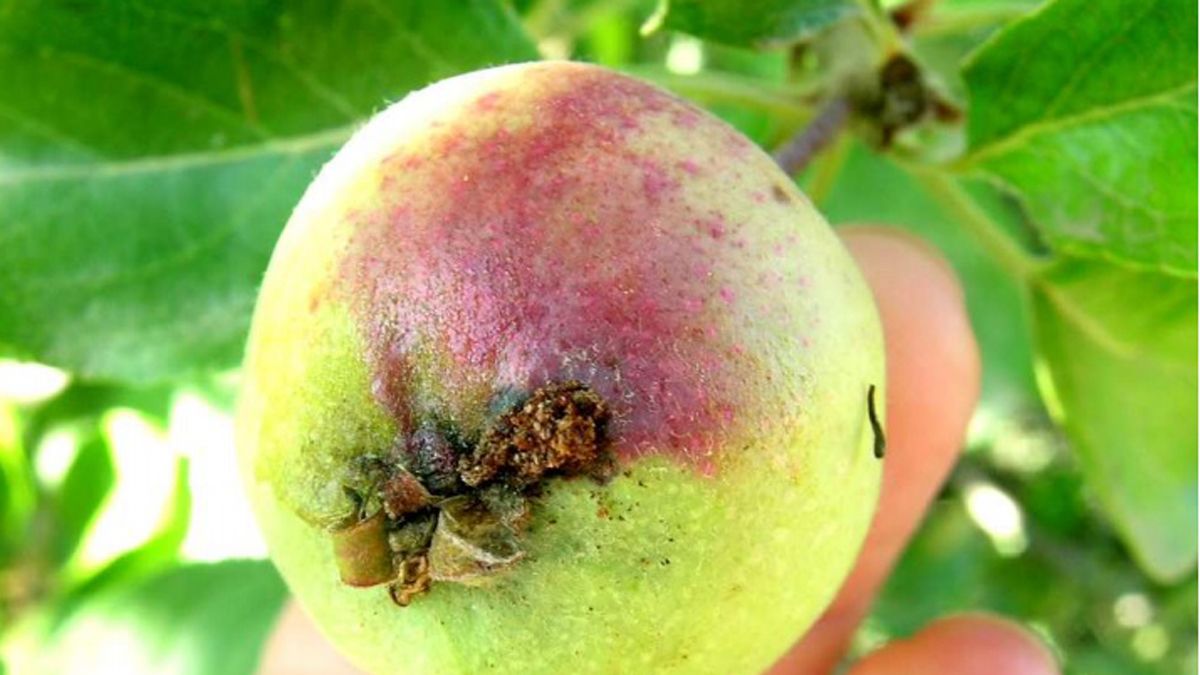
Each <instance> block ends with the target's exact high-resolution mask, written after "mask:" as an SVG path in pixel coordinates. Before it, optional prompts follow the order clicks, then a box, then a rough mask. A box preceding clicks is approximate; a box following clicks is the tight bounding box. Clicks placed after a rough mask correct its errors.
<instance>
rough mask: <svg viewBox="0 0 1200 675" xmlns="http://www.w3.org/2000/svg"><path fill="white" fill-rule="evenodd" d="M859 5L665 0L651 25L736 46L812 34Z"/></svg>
mask: <svg viewBox="0 0 1200 675" xmlns="http://www.w3.org/2000/svg"><path fill="white" fill-rule="evenodd" d="M860 9H861V6H860V4H859V3H858V2H856V1H855V0H747V1H744V2H743V1H741V0H662V4H661V5H659V9H658V13H657V14H656V15H655V17H654V18H652V19H651V24H650V25H651V26H652V27H653V28H658V27H662V28H668V29H671V30H677V31H681V32H684V33H691V34H692V35H696V36H699V37H702V38H705V39H708V40H713V41H715V42H723V43H725V44H729V45H734V46H753V47H772V46H780V45H786V44H790V43H794V42H799V41H801V40H804V39H806V38H809V37H812V36H813V35H814V34H815V33H817V32H819V31H820V30H822V29H824V28H827V27H828V26H831V25H833V24H834V23H836V22H838V21H840V20H842V19H844V18H846V17H848V16H851V15H853V14H856V13H858V12H859V11H860Z"/></svg>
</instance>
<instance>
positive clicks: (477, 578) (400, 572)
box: [333, 381, 612, 606]
mask: <svg viewBox="0 0 1200 675" xmlns="http://www.w3.org/2000/svg"><path fill="white" fill-rule="evenodd" d="M503 407H504V408H505V409H503V410H501V411H498V413H497V414H496V415H495V416H494V417H493V418H492V419H491V421H490V423H489V424H488V425H487V426H486V428H485V429H484V430H483V432H482V433H481V434H480V435H479V437H478V438H477V439H471V440H464V439H463V438H461V436H460V435H459V434H457V433H455V432H454V430H453V429H451V428H447V427H444V426H443V427H438V426H436V425H425V426H422V427H420V428H418V429H417V430H415V431H414V432H413V433H411V434H409V435H408V436H407V437H406V438H405V439H404V441H403V442H402V443H398V444H397V448H396V450H395V451H394V452H392V453H391V454H390V455H388V456H384V457H380V456H364V457H360V458H359V459H358V460H357V461H356V462H354V463H353V465H352V466H351V467H350V468H349V470H348V471H347V473H346V475H345V476H344V478H343V486H344V487H345V489H346V492H347V494H349V495H350V497H351V498H352V499H353V500H354V501H355V503H356V508H355V512H354V514H353V515H352V516H351V517H350V518H348V519H347V522H345V523H343V524H342V525H341V526H339V527H337V528H335V529H334V531H333V543H334V555H335V557H336V559H337V563H338V569H339V572H340V574H341V578H342V581H343V582H344V583H346V584H348V585H350V586H359V587H364V586H376V585H380V584H388V590H389V592H390V594H391V597H392V599H393V600H394V601H395V602H396V604H398V605H401V606H405V605H408V604H409V602H411V601H412V599H413V598H414V597H415V596H417V595H420V594H421V593H423V592H425V591H427V590H428V589H429V587H430V585H431V584H432V583H433V582H434V581H453V582H458V583H463V584H473V583H479V582H482V581H484V580H486V579H487V578H488V577H489V576H492V575H494V574H496V573H498V572H500V571H503V570H504V569H506V568H508V567H509V566H511V565H512V564H514V563H515V562H517V561H518V560H520V559H521V557H522V555H523V551H522V549H521V541H520V539H521V534H522V532H523V531H524V529H525V527H526V525H527V524H528V522H529V515H530V499H531V497H533V496H534V495H535V493H536V491H537V487H538V486H539V485H540V484H541V483H542V482H543V481H544V480H546V479H548V478H552V477H555V476H559V477H567V476H575V475H590V476H592V477H594V478H596V479H603V478H605V477H607V475H608V474H609V473H610V471H611V466H612V459H611V457H610V453H609V452H608V451H607V447H606V446H607V443H606V428H607V425H608V420H609V411H608V408H607V406H606V405H605V403H604V400H603V399H601V398H600V396H599V395H598V394H596V393H595V392H594V391H593V390H592V389H591V388H589V387H588V386H586V385H584V384H581V383H579V382H575V381H567V382H557V383H551V384H548V385H546V386H544V387H541V388H539V389H537V390H535V391H534V392H533V393H532V394H530V395H529V396H528V398H525V399H523V400H520V399H519V400H516V401H513V402H512V403H511V404H510V405H507V406H503Z"/></svg>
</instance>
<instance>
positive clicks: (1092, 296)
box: [1033, 261, 1197, 581]
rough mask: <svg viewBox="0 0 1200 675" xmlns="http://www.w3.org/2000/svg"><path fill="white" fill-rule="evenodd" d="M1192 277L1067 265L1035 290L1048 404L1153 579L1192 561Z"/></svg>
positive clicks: (1173, 574)
mask: <svg viewBox="0 0 1200 675" xmlns="http://www.w3.org/2000/svg"><path fill="white" fill-rule="evenodd" d="M1196 300H1197V295H1196V284H1195V282H1192V281H1187V280H1181V279H1178V278H1174V277H1171V276H1167V275H1163V274H1157V273H1153V272H1142V271H1134V270H1130V269H1128V268H1125V267H1122V266H1118V265H1112V264H1108V263H1102V262H1096V261H1066V262H1064V263H1062V264H1059V265H1057V266H1055V267H1054V268H1052V269H1051V270H1050V271H1048V272H1047V273H1046V274H1045V275H1044V276H1043V277H1042V278H1040V279H1038V283H1036V284H1035V285H1034V290H1033V310H1034V318H1035V335H1036V337H1035V342H1036V346H1037V349H1038V353H1039V356H1040V358H1041V365H1042V369H1043V371H1044V372H1043V373H1042V374H1044V375H1046V377H1045V378H1043V379H1044V380H1045V382H1044V384H1045V389H1046V390H1047V391H1046V393H1047V399H1048V401H1050V403H1051V404H1052V405H1051V407H1052V409H1053V412H1055V413H1056V414H1057V416H1059V417H1060V418H1061V421H1062V424H1063V425H1064V427H1065V429H1066V431H1067V433H1068V435H1069V436H1070V438H1071V439H1072V441H1073V442H1074V446H1075V449H1076V451H1077V455H1078V456H1079V460H1080V463H1081V465H1082V467H1083V470H1084V474H1085V476H1086V478H1087V479H1088V482H1089V485H1090V486H1091V487H1092V488H1093V489H1094V490H1095V491H1096V492H1097V495H1098V497H1099V500H1100V502H1101V505H1102V506H1103V507H1104V508H1105V510H1106V511H1107V512H1108V514H1109V516H1110V517H1111V518H1112V520H1113V522H1114V524H1115V525H1116V527H1117V529H1118V530H1119V532H1120V534H1121V536H1122V538H1123V539H1124V540H1125V541H1126V542H1127V543H1128V544H1129V546H1130V547H1131V548H1132V551H1133V554H1134V556H1135V557H1136V558H1137V559H1138V561H1139V563H1140V564H1141V565H1142V566H1143V567H1144V569H1146V571H1147V572H1149V573H1150V574H1151V575H1153V576H1154V577H1155V578H1157V579H1160V580H1164V581H1169V580H1175V579H1178V578H1180V577H1181V576H1182V575H1184V574H1186V573H1187V572H1188V571H1189V570H1191V569H1192V568H1193V566H1194V565H1195V563H1196V527H1197V521H1196V498H1197V492H1196V469H1197V465H1196V445H1197V432H1196V407H1197V394H1196V387H1197V378H1196V364H1197V361H1196V340H1197V330H1196V321H1197V313H1196Z"/></svg>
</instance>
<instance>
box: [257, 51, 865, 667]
mask: <svg viewBox="0 0 1200 675" xmlns="http://www.w3.org/2000/svg"><path fill="white" fill-rule="evenodd" d="M883 377H884V369H883V348H882V336H881V331H880V326H879V321H878V317H877V315H876V312H875V308H874V305H873V304H872V299H871V296H870V293H869V291H868V289H867V287H866V285H865V284H864V282H863V280H862V279H861V278H860V276H859V273H858V271H857V269H856V268H855V265H854V263H853V261H852V260H851V258H850V257H849V255H848V254H847V252H846V251H845V250H844V249H843V248H842V246H841V245H840V243H839V241H838V239H837V237H836V236H835V235H834V234H833V232H832V231H831V230H830V228H829V227H828V226H827V225H826V223H825V222H824V221H823V220H822V218H821V216H820V215H819V214H818V213H817V211H816V210H815V209H814V208H813V206H812V204H811V203H810V202H809V201H808V200H807V199H806V198H805V196H804V195H803V194H801V193H800V192H799V191H798V190H797V189H796V187H795V186H794V184H793V182H792V181H791V180H790V179H789V178H788V176H786V175H784V174H783V173H782V172H781V171H780V170H779V169H778V168H777V167H776V166H775V164H774V163H773V162H772V160H771V158H770V157H768V156H767V155H766V154H764V153H763V152H761V151H760V150H759V149H758V148H757V147H755V146H754V145H753V144H752V143H751V142H750V141H748V140H747V139H746V138H744V137H743V136H741V135H740V134H738V133H737V132H736V131H735V130H734V129H732V128H730V127H729V126H727V125H726V124H724V123H723V122H721V121H719V120H717V119H715V118H714V117H712V116H710V115H708V114H707V113H705V112H702V111H701V110H698V109H697V108H695V107H693V106H692V105H690V104H688V103H686V102H684V101H682V100H680V99H678V98H676V97H674V96H672V95H670V94H668V93H665V92H663V91H661V90H659V89H656V88H654V87H652V86H650V85H647V84H645V83H643V82H640V81H638V80H635V79H632V78H630V77H627V76H624V75H621V74H617V73H614V72H611V71H608V70H605V69H602V68H598V67H594V66H587V65H581V64H574V63H562V62H547V63H534V64H523V65H514V66H505V67H499V68H493V69H489V70H484V71H480V72H475V73H470V74H466V75H462V76H459V77H454V78H451V79H448V80H445V81H443V82H439V83H437V84H434V85H432V86H430V87H428V88H426V89H423V90H421V91H419V92H416V93H413V94H410V95H409V96H408V97H406V98H405V99H404V100H402V101H400V102H398V103H396V104H394V105H392V106H391V107H389V108H387V109H386V110H384V111H383V112H381V113H380V114H379V115H377V116H376V117H375V118H373V119H372V120H371V121H370V122H369V123H368V124H367V125H366V126H365V127H363V128H362V129H361V130H360V131H359V132H358V133H356V134H355V135H354V137H353V138H352V139H351V140H350V141H349V142H348V143H347V144H346V146H345V147H344V148H342V150H341V151H340V152H338V153H337V155H336V156H335V157H334V158H333V159H332V160H331V161H330V162H329V163H328V164H327V165H326V166H325V167H324V168H323V169H322V170H321V172H320V174H319V175H318V176H317V178H316V180H315V181H314V182H313V184H312V185H311V186H310V187H309V189H308V191H307V192H306V194H305V195H304V197H303V199H302V200H301V201H300V204H299V205H298V206H297V207H296V210H295V212H294V213H293V215H292V217H291V220H290V222H289V223H288V225H287V228H286V229H285V231H284V232H283V235H282V237H281V239H280V241H279V243H278V246H277V247H276V250H275V252H274V256H273V258H272V260H271V264H270V267H269V269H268V270H267V274H266V278H265V280H264V283H263V286H262V291H261V295H260V298H259V302H258V306H257V309H256V312H255V316H254V322H253V329H252V332H251V336H250V342H249V347H248V355H247V360H246V367H245V384H244V389H243V392H242V398H241V401H240V406H239V412H238V445H239V453H240V459H241V463H242V470H243V474H244V477H245V482H246V484H247V486H248V490H249V493H250V495H251V498H252V502H253V504H254V507H255V509H256V513H257V517H258V519H259V522H260V524H261V526H262V530H263V532H264V534H265V536H266V539H267V542H268V544H269V546H270V550H271V555H272V558H273V559H274V561H275V563H276V564H277V565H278V567H279V569H280V570H281V572H282V574H283V576H284V577H285V578H286V580H287V582H288V584H289V585H290V587H291V589H292V591H293V592H294V594H295V595H296V597H297V598H298V599H299V601H300V602H301V603H302V604H303V606H304V607H305V608H306V609H307V611H308V612H309V613H310V615H311V616H312V617H313V618H314V619H315V620H316V622H317V623H318V624H319V626H320V627H321V629H322V630H323V631H324V632H325V634H326V635H327V636H328V637H329V639H330V640H332V642H333V643H334V644H335V645H337V646H338V648H340V649H341V650H342V651H343V652H344V653H345V654H346V655H347V656H348V657H349V658H350V659H351V660H352V661H354V662H355V663H357V664H359V665H360V666H361V667H363V668H364V669H366V670H368V671H370V672H373V673H482V672H496V673H543V672H545V673H550V672H554V673H561V672H572V673H583V672H612V673H649V672H681V673H683V672H687V673H690V672H712V673H739V672H742V673H749V672H755V671H758V670H761V669H763V668H765V667H767V666H768V665H770V664H771V663H772V661H773V660H774V659H776V658H777V657H778V656H780V655H781V654H782V653H783V652H784V651H785V650H786V649H787V648H788V646H789V645H790V644H792V643H793V642H794V641H795V640H796V639H797V638H798V637H799V636H800V635H801V634H802V633H803V632H804V631H805V630H806V629H807V628H808V627H809V626H810V625H811V623H812V622H813V621H814V619H815V618H816V617H817V616H818V615H819V614H820V612H821V611H822V610H823V609H824V608H825V606H826V605H827V604H828V603H829V601H830V599H831V598H832V597H833V595H834V593H835V591H836V590H837V588H838V586H839V585H840V583H841V582H842V580H843V578H844V576H845V575H846V573H847V572H848V570H849V569H850V566H851V564H852V562H853V560H854V558H855V555H856V553H857V551H858V548H859V546H860V545H861V542H862V540H863V536H864V534H865V532H866V529H867V525H868V523H869V521H870V518H871V514H872V511H873V509H874V505H875V498H876V493H877V490H878V484H879V478H880V473H881V462H880V460H879V459H878V458H877V457H876V452H874V450H875V449H876V443H877V441H878V439H877V432H878V431H879V430H878V428H877V427H876V426H875V425H874V422H875V419H876V418H875V412H876V411H875V410H874V407H873V406H872V405H869V404H871V403H873V402H874V401H873V400H869V399H871V397H872V396H874V397H876V398H879V399H880V401H881V400H882V387H883V384H884V382H883Z"/></svg>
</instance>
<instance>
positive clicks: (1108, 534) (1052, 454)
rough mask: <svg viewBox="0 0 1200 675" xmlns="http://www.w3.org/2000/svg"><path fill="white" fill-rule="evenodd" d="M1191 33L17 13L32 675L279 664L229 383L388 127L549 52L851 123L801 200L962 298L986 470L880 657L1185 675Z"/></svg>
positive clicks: (13, 227) (0, 310) (3, 216)
mask: <svg viewBox="0 0 1200 675" xmlns="http://www.w3.org/2000/svg"><path fill="white" fill-rule="evenodd" d="M1196 24H1197V15H1196V4H1195V3H1194V2H1192V1H1191V0H1114V1H1113V2H1103V3H1094V2H1087V1H1086V0H1050V1H1048V2H1038V1H1037V0H940V1H938V0H912V1H910V2H904V1H886V2H873V1H870V0H861V1H860V0H755V1H753V2H733V1H725V0H713V1H712V2H695V1H694V0H616V1H603V0H514V1H513V2H511V3H507V2H503V1H501V0H464V1H463V2H454V3H430V2H415V1H409V0H402V1H398V2H392V3H378V2H363V1H361V0H356V1H345V2H334V3H308V2H304V3H286V4H284V3H272V2H266V1H265V0H262V1H255V2H250V3H240V4H237V3H235V4H225V3H218V4H216V5H214V4H211V3H196V2H182V3H179V2H177V3H171V4H169V5H162V6H157V5H145V4H142V3H133V2H128V1H125V0H107V1H103V0H102V1H98V2H88V3H79V2H68V1H67V0H55V1H51V2H42V3H34V2H25V1H20V2H11V3H9V4H7V5H5V6H4V8H3V10H0V80H2V85H0V353H2V354H5V355H9V356H11V357H13V358H20V359H27V360H34V361H40V362H44V363H48V364H50V365H51V366H54V368H48V367H46V366H42V365H36V364H33V363H28V362H20V363H19V362H17V361H0V626H3V631H4V632H3V634H0V658H2V660H3V663H4V665H5V666H7V672H21V673H59V672H76V671H88V672H97V671H100V672H120V673H137V672H154V673H163V672H170V673H235V674H236V673H250V672H252V671H253V669H254V667H255V663H256V661H257V656H258V652H259V650H260V649H261V646H262V642H263V639H264V637H265V635H266V634H267V631H268V630H269V627H270V626H271V624H272V622H273V621H274V618H275V615H276V613H277V611H278V609H279V607H280V606H281V603H282V602H283V599H284V596H285V590H284V588H283V586H282V584H281V582H280V580H279V578H278V577H277V576H276V574H275V573H274V571H273V569H272V568H271V567H270V566H269V564H268V563H266V562H264V561H262V560H261V558H262V556H263V555H264V553H265V551H264V547H263V545H262V542H261V540H260V539H258V537H257V533H256V532H255V531H254V528H253V523H252V519H251V516H250V514H249V510H248V507H247V505H246V503H245V500H244V498H243V497H242V496H241V493H240V490H239V488H238V485H237V484H238V477H237V469H236V462H235V459H234V451H233V446H232V443H233V441H232V437H233V434H232V421H231V410H232V406H233V400H234V396H235V394H234V392H236V388H237V372H236V370H231V369H235V368H236V364H237V361H238V359H239V355H240V351H241V344H242V341H243V339H244V334H245V331H246V327H247V326H248V325H249V316H250V312H251V309H252V305H253V301H254V295H255V292H256V289H257V285H258V282H259V279H260V275H261V273H262V271H263V270H264V269H265V266H266V263H267V260H268V257H269V255H270V250H271V247H272V245H273V243H274V241H275V238H276V236H277V235H278V233H279V231H280V229H281V228H282V226H283V223H284V222H285V220H286V218H287V215H288V213H289V211H290V209H291V208H292V206H293V205H294V204H295V202H296V200H297V199H298V198H299V195H300V194H301V192H302V191H303V189H304V187H305V186H306V184H307V183H308V181H309V180H311V178H312V176H313V175H314V174H315V172H316V170H317V169H318V168H319V167H320V165H321V164H322V163H323V162H324V161H325V160H326V159H327V158H328V157H329V156H330V155H331V154H332V153H333V152H334V151H335V150H336V149H337V148H338V147H339V146H340V145H341V143H342V142H344V141H345V140H346V139H347V138H348V137H349V135H350V134H351V133H352V132H353V130H354V129H355V128H356V127H357V126H358V125H359V124H361V123H362V122H363V121H364V120H365V119H366V118H367V117H368V116H369V115H370V114H371V113H373V112H375V111H377V110H379V109H381V108H382V107H384V106H386V105H387V104H388V103H389V102H391V101H394V100H397V99H399V98H401V97H403V96H404V95H405V94H406V93H407V92H409V91H412V90H414V89H417V88H419V87H421V86H423V85H425V84H427V83H429V82H432V81H435V80H438V79H441V78H444V77H447V76H450V75H453V74H456V73H460V72H465V71H469V70H473V69H476V68H481V67H485V66H488V65H495V64H500V63H506V62H514V61H523V60H530V59H535V58H539V57H541V58H572V59H579V60H586V61H592V62H596V63H601V64H604V65H606V66H609V67H612V68H617V69H620V70H622V71H625V72H628V73H630V74H633V75H635V76H638V77H642V78H644V79H647V80H649V81H651V82H654V83H657V84H659V85H660V86H663V87H666V88H668V89H670V90H672V91H674V92H675V93H677V94H679V95H681V96H684V97H686V98H689V99H691V100H693V101H695V102H697V103H698V104H700V105H703V106H705V107H706V108H708V109H709V110H711V111H713V112H714V113H715V114H717V115H719V116H721V117H722V118H723V119H725V120H727V121H728V122H730V123H731V124H733V125H734V126H735V127H737V128H738V129H739V130H741V131H742V132H743V133H745V134H746V135H748V136H749V137H750V138H752V139H753V140H754V141H756V142H757V143H759V144H760V145H762V146H763V147H764V148H765V149H767V150H775V149H777V148H779V147H780V146H781V145H782V144H784V143H785V142H787V141H788V140H789V139H792V138H796V137H804V135H805V134H808V133H812V129H813V128H814V127H815V126H817V125H813V124H812V122H813V120H820V119H823V117H822V116H823V115H825V114H827V113H828V111H829V110H831V109H832V106H831V103H835V102H840V104H841V105H842V106H843V108H844V109H845V110H848V111H849V112H848V114H847V116H846V119H845V120H843V123H841V124H835V125H831V126H830V130H831V132H832V133H829V134H827V136H828V137H823V138H814V139H812V140H813V141H814V143H813V147H814V148H815V149H816V152H815V153H814V154H813V155H812V156H811V157H808V158H806V161H807V166H806V167H804V168H803V170H799V171H797V180H798V182H799V183H800V184H801V185H802V186H803V187H804V188H805V190H806V192H808V194H809V195H810V196H811V197H812V199H813V200H814V202H815V203H816V204H817V205H818V206H819V208H821V210H822V211H823V212H824V213H825V214H826V215H827V216H828V218H829V219H830V221H831V222H833V223H834V224H835V225H838V224H848V223H864V222H867V223H880V224H888V225H893V226H899V227H902V228H904V229H906V230H908V231H910V232H913V233H914V234H916V235H918V236H920V237H921V238H923V239H925V240H927V241H929V242H930V243H932V244H933V245H935V246H936V247H937V248H938V249H940V250H941V251H942V252H943V253H944V254H945V255H946V256H947V258H948V259H949V261H950V262H951V264H952V265H953V266H954V267H955V269H956V271H957V272H958V273H959V275H960V277H961V278H962V280H963V283H964V286H965V289H966V293H967V304H968V307H969V310H970V315H971V321H972V324H973V326H974V328H975V330H976V333H977V334H978V336H979V339H980V345H981V349H982V353H983V357H984V364H985V370H984V383H983V389H984V391H983V398H982V402H981V405H980V407H979V409H978V410H977V411H976V415H975V419H974V420H973V422H972V427H971V432H970V437H969V439H968V446H969V447H968V452H967V453H966V455H965V456H964V458H963V460H962V461H961V462H960V464H959V466H958V468H957V469H956V470H955V472H954V474H953V476H952V478H951V480H950V482H949V483H948V485H947V486H946V487H945V489H944V490H943V493H942V495H941V499H940V500H939V501H938V503H937V504H936V505H935V507H934V509H933V510H932V512H931V514H930V516H929V518H928V520H927V522H926V523H925V525H924V527H923V528H922V530H921V531H920V532H919V533H918V535H917V537H916V539H915V540H914V542H913V544H912V545H911V546H910V548H909V550H908V551H907V553H906V554H905V556H904V558H903V560H902V561H901V563H900V565H899V567H898V569H897V571H896V574H895V575H894V577H893V578H892V579H891V581H890V582H889V584H888V586H887V588H886V589H885V591H884V593H883V595H882V596H881V598H880V600H879V602H878V603H877V606H876V608H875V612H874V613H873V615H872V617H871V618H870V620H869V621H868V622H867V623H866V624H865V625H864V627H863V628H862V630H861V631H860V635H859V639H858V641H857V644H856V653H862V652H864V651H866V650H869V649H871V648H872V647H874V646H876V645H878V644H880V643H881V642H882V641H884V640H887V639H891V638H893V637H898V636H904V635H907V634H910V633H912V632H913V631H915V630H917V629H918V628H919V627H920V626H922V625H923V624H925V623H926V622H928V621H929V620H931V619H933V618H935V617H937V616H941V615H944V614H947V613H951V612H958V611H965V610H988V611H994V612H998V613H1001V614H1004V615H1007V616H1009V617H1012V618H1014V619H1016V620H1019V621H1022V622H1024V623H1025V624H1026V625H1027V626H1029V627H1031V628H1032V629H1033V630H1035V631H1036V632H1037V633H1038V634H1040V635H1041V636H1043V637H1044V638H1045V639H1046V640H1047V641H1048V643H1049V644H1051V646H1052V647H1053V649H1054V650H1055V651H1056V653H1057V654H1058V655H1059V657H1060V660H1061V661H1062V663H1063V664H1064V668H1065V670H1066V671H1067V672H1069V673H1086V674H1089V675H1091V674H1100V675H1104V674H1107V673H1153V674H1157V673H1164V674H1165V673H1181V672H1195V670H1196V667H1197V664H1196V660H1197V656H1196V631H1197V620H1196V614H1197V607H1196V581H1195V564H1196V532H1197V520H1196V512H1197V510H1196V499H1197V494H1196V474H1197V464H1196V446H1197V434H1196V409H1197V393H1196V392H1197V378H1196V365H1197V354H1196V342H1197V333H1196V325H1197V312H1196V305H1197V295H1196V277H1197V274H1196V265H1197V261H1196V217H1197V216H1196V182H1197V142H1196V138H1197V109H1196V59H1197V51H1196V44H1197V43H1196V40H1195V35H1196ZM897 63H899V64H900V65H901V66H903V68H902V70H903V72H905V73H907V75H906V76H905V77H904V78H900V79H899V80H897V79H896V78H892V79H891V80H889V79H888V78H887V77H884V73H886V72H889V71H888V68H889V66H892V67H895V65H896V64H897ZM910 64H911V65H910ZM885 126H886V127H887V133H881V129H883V128H884V127H885ZM809 160H810V161H809ZM797 168H798V169H799V168H800V167H797ZM244 558H255V560H246V559H244ZM105 668H108V669H109V670H105ZM0 672H4V668H3V667H0Z"/></svg>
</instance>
